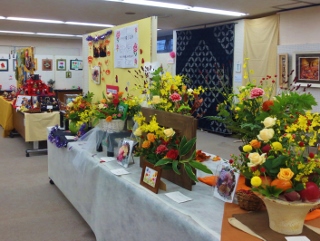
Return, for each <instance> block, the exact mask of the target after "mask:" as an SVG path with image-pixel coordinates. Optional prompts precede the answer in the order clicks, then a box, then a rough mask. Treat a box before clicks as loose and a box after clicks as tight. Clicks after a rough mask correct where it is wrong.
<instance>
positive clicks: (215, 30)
mask: <svg viewBox="0 0 320 241" xmlns="http://www.w3.org/2000/svg"><path fill="white" fill-rule="evenodd" d="M233 50H234V24H226V25H220V26H216V27H211V28H204V29H196V30H186V31H177V53H176V54H177V64H176V73H177V74H181V75H186V76H187V77H188V78H190V79H191V80H192V82H191V83H190V84H189V85H190V86H188V87H189V88H190V87H191V88H195V87H197V86H203V87H208V88H210V91H206V92H205V93H204V94H203V96H202V97H203V104H202V106H201V108H199V110H198V111H197V113H196V114H195V115H196V116H198V128H199V129H203V130H207V131H211V132H216V133H220V134H230V132H229V131H228V130H227V129H226V128H225V126H224V124H221V123H219V122H216V121H210V120H208V119H206V118H203V117H205V116H214V115H216V114H217V111H216V107H217V104H219V103H220V102H221V101H223V97H222V94H221V93H222V92H224V91H225V89H227V90H230V89H232V79H233V78H232V70H233ZM199 116H200V117H199ZM201 116H202V117H201Z"/></svg>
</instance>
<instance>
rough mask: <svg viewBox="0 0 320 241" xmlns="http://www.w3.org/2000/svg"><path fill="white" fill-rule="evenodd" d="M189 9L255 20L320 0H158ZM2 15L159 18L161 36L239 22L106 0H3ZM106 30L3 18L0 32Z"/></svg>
mask: <svg viewBox="0 0 320 241" xmlns="http://www.w3.org/2000/svg"><path fill="white" fill-rule="evenodd" d="M157 1H158V2H168V3H178V4H184V5H190V6H199V7H206V8H215V9H222V10H229V11H236V12H243V13H247V14H248V15H247V16H245V18H256V17H260V16H265V15H269V14H272V13H276V12H279V11H286V10H288V9H294V8H301V7H310V6H316V5H319V4H320V0H157ZM0 16H4V17H25V18H38V19H51V20H61V21H64V22H66V21H74V22H88V23H101V24H113V25H121V24H125V23H129V22H132V21H136V20H139V19H143V18H147V17H149V16H158V28H159V29H161V30H160V31H158V36H162V35H166V34H168V33H169V34H170V33H172V31H173V30H178V29H183V28H185V27H193V26H201V25H208V24H213V23H222V22H228V21H232V20H237V19H239V17H232V16H223V15H213V14H205V13H196V12H191V11H186V10H172V9H166V8H159V7H158V8H156V7H145V6H141V5H133V4H123V3H116V2H106V1H103V0H27V1H26V0H10V1H1V5H0ZM105 28H106V27H91V26H76V25H67V24H46V23H34V22H19V21H10V20H6V19H0V31H3V30H6V31H7V30H8V31H28V32H45V33H59V34H75V35H83V34H86V33H91V32H95V31H98V30H101V29H105Z"/></svg>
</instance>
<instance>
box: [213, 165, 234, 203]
mask: <svg viewBox="0 0 320 241" xmlns="http://www.w3.org/2000/svg"><path fill="white" fill-rule="evenodd" d="M239 176H240V174H239V173H238V172H236V171H235V170H234V169H233V168H232V167H231V166H230V164H228V163H223V164H222V167H221V171H220V173H219V176H218V179H217V183H216V187H215V188H214V191H213V196H214V197H216V198H218V199H221V200H222V201H224V202H229V203H232V202H233V198H234V194H235V192H236V189H237V185H238V180H239Z"/></svg>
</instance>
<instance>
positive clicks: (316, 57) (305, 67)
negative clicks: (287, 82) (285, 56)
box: [295, 53, 320, 87]
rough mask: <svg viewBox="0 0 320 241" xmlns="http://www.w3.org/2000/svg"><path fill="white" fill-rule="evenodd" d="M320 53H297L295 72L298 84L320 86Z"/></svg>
mask: <svg viewBox="0 0 320 241" xmlns="http://www.w3.org/2000/svg"><path fill="white" fill-rule="evenodd" d="M319 63H320V53H296V54H295V72H296V76H297V82H298V83H307V84H312V86H313V87H315V86H314V85H313V84H317V85H319V84H320V75H319V68H320V66H319Z"/></svg>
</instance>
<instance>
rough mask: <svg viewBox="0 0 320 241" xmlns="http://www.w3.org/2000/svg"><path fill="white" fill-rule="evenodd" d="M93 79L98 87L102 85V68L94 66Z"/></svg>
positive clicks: (92, 70)
mask: <svg viewBox="0 0 320 241" xmlns="http://www.w3.org/2000/svg"><path fill="white" fill-rule="evenodd" d="M91 79H92V81H93V82H94V83H95V84H96V85H99V84H100V79H101V71H100V66H94V67H93V68H92V69H91Z"/></svg>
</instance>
